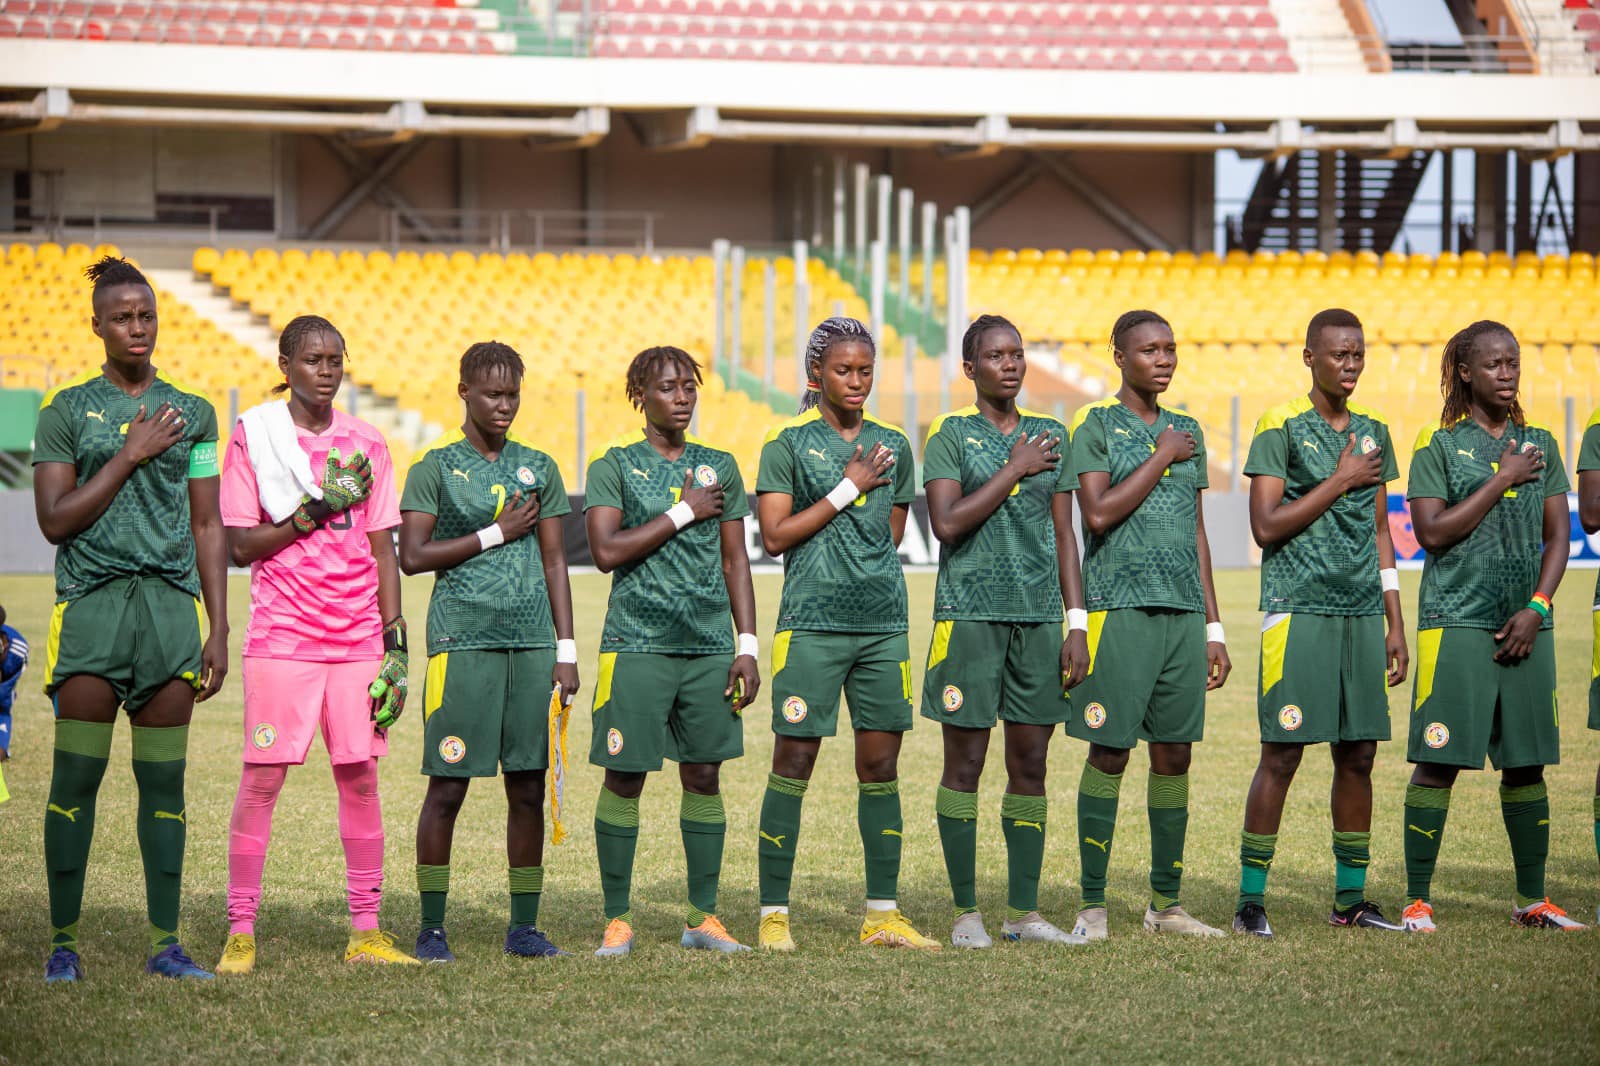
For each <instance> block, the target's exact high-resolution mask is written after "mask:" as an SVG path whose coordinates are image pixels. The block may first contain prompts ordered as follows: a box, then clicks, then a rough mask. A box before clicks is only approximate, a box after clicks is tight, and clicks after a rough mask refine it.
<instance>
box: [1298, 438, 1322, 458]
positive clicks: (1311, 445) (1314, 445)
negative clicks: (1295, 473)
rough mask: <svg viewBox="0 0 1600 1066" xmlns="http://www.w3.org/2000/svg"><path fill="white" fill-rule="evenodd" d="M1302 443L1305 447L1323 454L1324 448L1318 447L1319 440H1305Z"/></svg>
mask: <svg viewBox="0 0 1600 1066" xmlns="http://www.w3.org/2000/svg"><path fill="white" fill-rule="evenodd" d="M1300 443H1301V444H1302V445H1303V446H1304V447H1307V448H1310V449H1311V450H1312V451H1314V452H1316V453H1317V454H1318V455H1321V454H1322V449H1321V448H1319V447H1317V442H1316V441H1314V440H1303V441H1301V442H1300Z"/></svg>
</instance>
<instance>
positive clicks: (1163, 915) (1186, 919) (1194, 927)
mask: <svg viewBox="0 0 1600 1066" xmlns="http://www.w3.org/2000/svg"><path fill="white" fill-rule="evenodd" d="M1144 928H1145V932H1147V933H1183V934H1185V935H1187V936H1226V935H1227V934H1225V933H1224V932H1223V931H1222V930H1221V929H1217V928H1214V927H1213V926H1209V925H1207V924H1206V923H1205V922H1202V921H1201V920H1200V919H1198V918H1196V917H1195V916H1194V915H1192V914H1190V913H1189V912H1188V911H1186V910H1184V909H1183V908H1182V907H1180V906H1178V905H1177V904H1173V905H1172V906H1171V907H1168V908H1167V909H1166V910H1161V911H1158V910H1154V909H1152V908H1150V907H1146V908H1145V911H1144Z"/></svg>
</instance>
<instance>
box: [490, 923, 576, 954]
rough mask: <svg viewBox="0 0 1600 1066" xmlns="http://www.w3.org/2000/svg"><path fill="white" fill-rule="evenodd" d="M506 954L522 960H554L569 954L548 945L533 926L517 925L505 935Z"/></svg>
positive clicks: (550, 944) (541, 934)
mask: <svg viewBox="0 0 1600 1066" xmlns="http://www.w3.org/2000/svg"><path fill="white" fill-rule="evenodd" d="M506 954H507V955H515V956H517V957H518V958H523V959H556V958H566V957H568V955H569V954H570V953H569V952H565V951H562V950H561V949H560V948H558V947H556V946H555V945H554V944H552V943H550V941H549V940H548V939H546V937H545V935H544V934H543V933H541V932H539V930H537V929H535V928H534V927H533V926H531V925H519V926H517V927H516V928H514V929H512V930H511V931H509V932H508V933H506Z"/></svg>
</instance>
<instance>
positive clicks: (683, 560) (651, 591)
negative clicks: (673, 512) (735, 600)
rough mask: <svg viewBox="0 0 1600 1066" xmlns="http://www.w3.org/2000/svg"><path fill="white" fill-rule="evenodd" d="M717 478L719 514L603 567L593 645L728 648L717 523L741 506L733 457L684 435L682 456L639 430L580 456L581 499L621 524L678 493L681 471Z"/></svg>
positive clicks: (744, 509) (682, 651) (662, 507)
mask: <svg viewBox="0 0 1600 1066" xmlns="http://www.w3.org/2000/svg"><path fill="white" fill-rule="evenodd" d="M690 474H693V476H694V480H695V482H696V483H697V484H699V485H702V486H706V487H709V486H711V485H721V486H722V488H723V492H724V493H725V495H724V496H723V502H722V518H721V519H720V520H719V519H707V520H706V521H703V522H695V523H694V524H693V525H689V526H685V527H684V528H683V529H680V530H679V531H678V532H676V533H674V534H673V535H672V536H671V537H669V538H667V542H666V543H665V544H663V545H661V547H659V548H657V549H656V550H655V551H653V552H651V553H650V554H649V555H647V556H645V557H644V558H643V559H640V560H637V561H636V562H632V563H625V564H623V565H622V566H619V567H617V568H616V570H615V571H613V572H612V575H611V599H610V601H609V602H608V603H607V605H606V624H605V630H604V632H602V633H601V635H600V650H601V651H602V652H608V651H632V652H652V653H655V654H663V655H715V654H718V653H724V652H731V651H733V629H732V628H731V625H730V619H731V615H730V614H729V607H728V584H727V582H726V580H724V578H723V575H722V523H723V522H738V523H739V527H740V531H741V532H740V537H741V539H742V538H743V528H744V517H745V515H747V514H749V513H750V505H749V503H748V501H746V499H745V492H744V479H743V478H741V477H740V476H739V464H738V463H736V462H735V461H734V458H733V456H732V455H730V454H729V453H728V452H725V451H722V450H721V449H720V448H713V447H710V446H709V445H707V444H706V443H705V442H703V441H700V440H696V439H695V438H694V437H690V438H688V441H687V442H686V443H685V445H684V449H683V454H682V455H680V456H679V457H678V458H676V459H667V458H665V457H664V456H662V454H661V453H660V452H658V451H656V449H655V445H653V444H651V443H650V442H649V441H648V440H646V439H645V435H644V431H643V430H635V431H634V432H632V433H629V434H626V435H624V436H621V437H618V438H617V439H616V440H613V441H611V442H610V443H608V444H606V445H605V446H604V447H602V448H601V449H600V450H599V451H597V452H596V453H595V454H594V455H593V456H592V457H590V459H589V478H588V481H587V482H586V495H585V497H584V503H583V505H584V507H585V508H590V507H615V508H616V509H617V510H619V511H621V512H622V528H623V529H632V528H633V527H634V526H642V525H644V524H645V523H646V522H648V521H650V520H651V519H653V518H655V517H656V516H657V515H660V514H664V513H665V512H666V511H667V509H668V508H669V507H671V506H672V505H673V504H675V503H677V502H678V501H679V500H680V499H682V497H683V482H684V478H685V477H687V476H688V475H690Z"/></svg>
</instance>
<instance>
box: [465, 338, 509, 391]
mask: <svg viewBox="0 0 1600 1066" xmlns="http://www.w3.org/2000/svg"><path fill="white" fill-rule="evenodd" d="M495 370H498V371H500V372H501V373H504V374H506V375H508V376H509V377H511V378H512V379H513V380H516V381H521V380H522V356H520V355H518V354H517V350H516V349H515V348H513V347H511V345H509V344H503V343H501V342H500V341H479V342H478V343H477V344H474V345H473V346H472V347H470V348H468V349H467V350H466V351H465V352H463V353H461V380H462V381H464V382H465V381H472V380H473V379H475V378H476V377H478V375H480V374H486V373H489V372H490V371H495Z"/></svg>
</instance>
